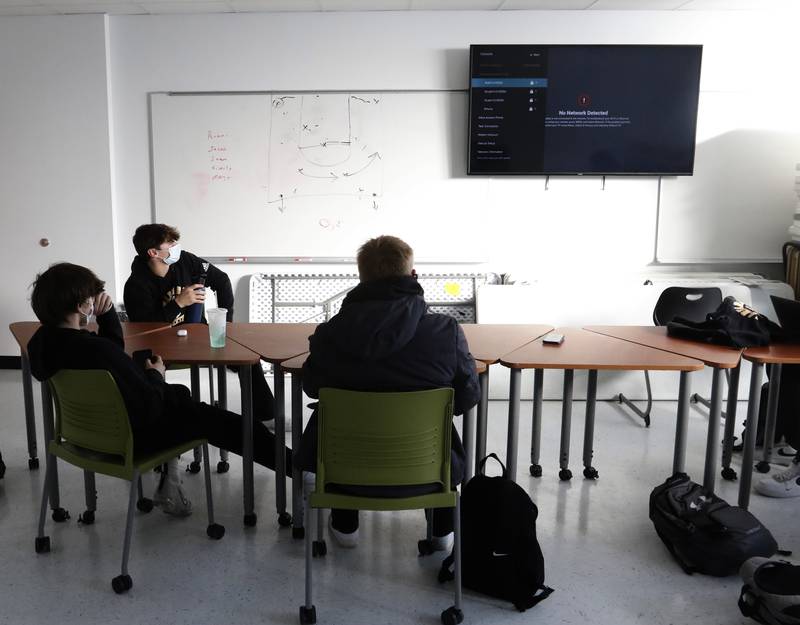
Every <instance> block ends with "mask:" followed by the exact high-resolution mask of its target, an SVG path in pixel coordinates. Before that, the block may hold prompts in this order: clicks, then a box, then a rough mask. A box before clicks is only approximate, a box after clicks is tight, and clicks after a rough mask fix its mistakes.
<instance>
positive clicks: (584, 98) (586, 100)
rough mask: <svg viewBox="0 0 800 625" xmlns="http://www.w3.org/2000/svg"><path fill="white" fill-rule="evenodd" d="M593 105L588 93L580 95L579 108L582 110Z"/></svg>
mask: <svg viewBox="0 0 800 625" xmlns="http://www.w3.org/2000/svg"><path fill="white" fill-rule="evenodd" d="M591 103H592V99H591V98H590V97H589V94H587V93H581V94H579V95H578V106H580V107H582V108H586V107H587V106H589V105H590V104H591Z"/></svg>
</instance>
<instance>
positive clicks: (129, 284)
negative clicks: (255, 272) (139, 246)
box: [123, 251, 233, 325]
mask: <svg viewBox="0 0 800 625" xmlns="http://www.w3.org/2000/svg"><path fill="white" fill-rule="evenodd" d="M204 262H206V261H205V260H203V259H202V258H200V257H198V256H195V255H194V254H192V253H190V252H184V251H181V256H180V258H179V259H178V262H176V263H174V264H172V265H170V267H169V270H168V271H167V274H166V275H165V276H164V277H163V278H162V277H161V276H157V275H156V274H154V273H153V272H152V271H150V267H149V266H148V264H147V261H145V260H144V259H142V258H140V257H139V256H137V257H136V258H134V259H133V262H132V263H131V275H130V277H129V278H128V280H127V281H126V282H125V291H124V293H123V298H124V301H125V312H126V313H127V315H128V319H130V320H131V321H166V322H168V323H171V324H172V325H177V324H179V323H183V320H184V310H183V308H181V307H180V306H178V304H177V303H176V302H175V297H176V296H177V295H178V294H180V292H181V289H182V288H183V287H185V286H189V285H190V284H197V282H198V281H199V280H200V276H201V274H203V273H205V274H206V281H205V284H206V286H207V287H208V288H210V289H211V290H212V291H214V292H215V293H216V294H217V304H218V305H219V307H220V308H227V309H228V321H232V320H233V289H232V288H231V281H230V279H229V278H228V274H226V273H225V272H224V271H222V270H221V269H218V268H217V267H215V266H214V265H212V264H210V263H209V265H208V269H207V271H203V263H204Z"/></svg>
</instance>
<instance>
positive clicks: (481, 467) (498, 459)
mask: <svg viewBox="0 0 800 625" xmlns="http://www.w3.org/2000/svg"><path fill="white" fill-rule="evenodd" d="M489 458H494V459H495V460H497V462H498V463H499V464H500V466H501V467H503V477H508V475H507V473H508V472H507V471H506V465H504V464H503V462H502V460H500V458H498V457H497V454H496V453H494V452H492V453H490V454H489V455H488V456H485V457H484V458H483V460H481V461H480V462H479V463H478V475H485V474H484V472H483V469H484V466H485V465H486V461H487V460H488V459H489Z"/></svg>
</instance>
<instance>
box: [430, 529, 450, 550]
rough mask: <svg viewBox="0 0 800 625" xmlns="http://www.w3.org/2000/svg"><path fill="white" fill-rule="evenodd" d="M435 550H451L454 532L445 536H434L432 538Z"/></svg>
mask: <svg viewBox="0 0 800 625" xmlns="http://www.w3.org/2000/svg"><path fill="white" fill-rule="evenodd" d="M431 546H433V550H434V551H450V550H451V549H452V548H453V532H450V533H449V534H445V535H444V536H434V537H433V538H432V539H431Z"/></svg>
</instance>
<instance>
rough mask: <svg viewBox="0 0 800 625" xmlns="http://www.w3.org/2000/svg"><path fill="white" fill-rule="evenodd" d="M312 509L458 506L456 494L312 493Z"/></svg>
mask: <svg viewBox="0 0 800 625" xmlns="http://www.w3.org/2000/svg"><path fill="white" fill-rule="evenodd" d="M309 504H310V506H311V507H312V508H338V509H341V510H378V511H380V510H417V509H419V508H452V507H454V506H455V505H456V492H455V491H448V492H446V493H431V494H429V495H414V496H413V497H364V496H362V495H344V494H339V493H312V494H311V496H310V497H309Z"/></svg>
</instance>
